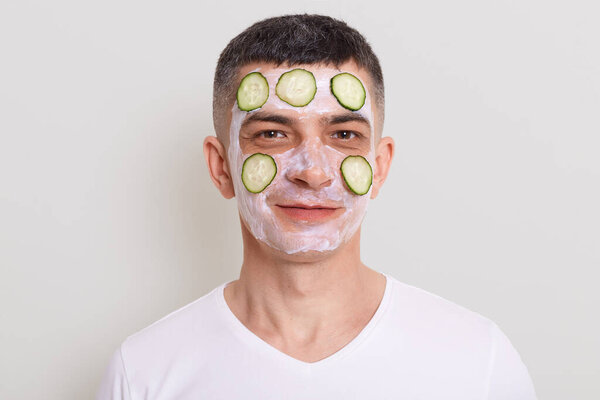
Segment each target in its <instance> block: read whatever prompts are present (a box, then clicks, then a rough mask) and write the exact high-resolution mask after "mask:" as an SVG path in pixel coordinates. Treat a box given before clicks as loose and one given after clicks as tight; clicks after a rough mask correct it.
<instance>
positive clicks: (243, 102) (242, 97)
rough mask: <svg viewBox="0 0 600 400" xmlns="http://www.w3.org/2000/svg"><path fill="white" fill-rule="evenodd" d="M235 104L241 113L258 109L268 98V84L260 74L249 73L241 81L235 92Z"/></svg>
mask: <svg viewBox="0 0 600 400" xmlns="http://www.w3.org/2000/svg"><path fill="white" fill-rule="evenodd" d="M236 98H237V104H238V107H239V108H240V110H242V111H252V110H256V109H257V108H260V107H262V106H263V104H265V103H266V102H267V99H268V98H269V83H268V82H267V79H266V78H265V77H264V76H263V75H262V74H261V73H260V72H250V73H249V74H248V75H246V76H245V77H244V79H242V81H241V82H240V86H239V87H238V90H237V95H236Z"/></svg>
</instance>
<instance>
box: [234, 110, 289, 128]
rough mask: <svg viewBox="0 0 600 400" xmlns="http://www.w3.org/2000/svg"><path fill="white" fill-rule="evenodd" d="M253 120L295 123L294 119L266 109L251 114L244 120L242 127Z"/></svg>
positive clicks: (284, 123)
mask: <svg viewBox="0 0 600 400" xmlns="http://www.w3.org/2000/svg"><path fill="white" fill-rule="evenodd" d="M251 122H276V123H278V124H282V125H293V123H294V122H293V120H292V119H291V118H288V117H286V116H284V115H281V114H271V113H268V112H264V111H256V112H254V113H252V114H249V115H248V116H247V117H246V118H245V119H244V121H243V122H242V126H241V127H242V128H243V127H244V126H246V125H248V124H249V123H251Z"/></svg>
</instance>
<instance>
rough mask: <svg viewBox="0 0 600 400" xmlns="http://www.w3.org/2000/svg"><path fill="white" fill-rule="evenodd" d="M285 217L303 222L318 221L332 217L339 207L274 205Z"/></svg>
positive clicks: (296, 204)
mask: <svg viewBox="0 0 600 400" xmlns="http://www.w3.org/2000/svg"><path fill="white" fill-rule="evenodd" d="M276 207H277V208H279V209H280V210H281V211H282V212H283V213H284V214H285V215H287V216H288V217H291V218H292V219H297V220H303V221H319V220H324V219H327V218H330V217H332V216H333V215H334V214H335V213H336V212H337V211H338V210H340V209H341V207H336V206H333V205H324V204H300V203H295V204H276Z"/></svg>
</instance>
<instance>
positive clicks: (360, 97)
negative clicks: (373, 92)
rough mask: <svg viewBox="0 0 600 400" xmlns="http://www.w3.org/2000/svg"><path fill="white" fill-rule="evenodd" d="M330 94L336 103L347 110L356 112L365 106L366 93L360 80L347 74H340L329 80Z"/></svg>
mask: <svg viewBox="0 0 600 400" xmlns="http://www.w3.org/2000/svg"><path fill="white" fill-rule="evenodd" d="M330 86H331V93H333V95H334V96H335V98H336V99H337V101H338V103H340V105H341V106H342V107H344V108H347V109H348V110H352V111H356V110H360V108H361V107H362V106H363V105H364V104H365V99H366V98H367V93H366V92H365V87H364V86H363V84H362V82H361V81H360V79H358V78H357V77H355V76H354V75H352V74H349V73H348V72H342V73H341V74H337V75H336V76H334V77H333V78H331V84H330Z"/></svg>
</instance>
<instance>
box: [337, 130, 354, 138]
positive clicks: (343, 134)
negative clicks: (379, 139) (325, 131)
mask: <svg viewBox="0 0 600 400" xmlns="http://www.w3.org/2000/svg"><path fill="white" fill-rule="evenodd" d="M334 135H337V136H338V137H339V138H340V139H352V137H356V136H357V135H356V133H354V132H352V131H339V132H336V133H334ZM351 135H354V136H351Z"/></svg>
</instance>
